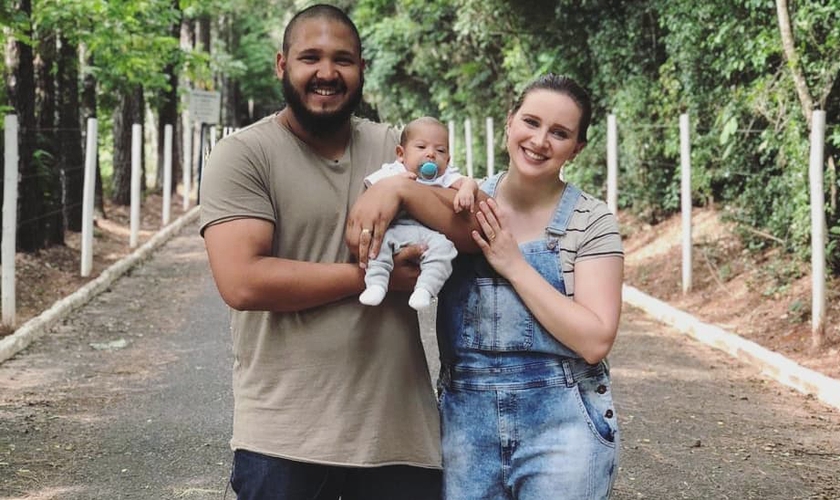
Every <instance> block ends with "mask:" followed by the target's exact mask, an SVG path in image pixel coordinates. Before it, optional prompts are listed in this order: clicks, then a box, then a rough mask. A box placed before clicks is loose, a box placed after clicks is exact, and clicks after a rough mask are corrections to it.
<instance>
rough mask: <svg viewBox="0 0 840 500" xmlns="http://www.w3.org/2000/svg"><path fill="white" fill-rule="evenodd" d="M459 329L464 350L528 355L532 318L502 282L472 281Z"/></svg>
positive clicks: (481, 279)
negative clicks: (462, 324)
mask: <svg viewBox="0 0 840 500" xmlns="http://www.w3.org/2000/svg"><path fill="white" fill-rule="evenodd" d="M473 285H474V286H473V293H471V294H469V296H468V298H467V304H466V308H465V311H464V312H465V314H464V327H463V329H462V336H463V339H462V340H463V341H464V343H465V347H468V348H471V349H481V350H486V351H528V350H530V349H531V346H532V345H533V344H534V326H535V325H534V323H535V320H534V317H533V316H532V315H531V313H530V312H529V311H528V308H527V307H525V304H524V303H522V300H521V299H520V298H519V295H518V294H517V293H516V291H515V290H514V289H513V286H511V284H510V282H508V281H507V280H505V279H504V278H499V277H493V278H475V281H474V283H473Z"/></svg>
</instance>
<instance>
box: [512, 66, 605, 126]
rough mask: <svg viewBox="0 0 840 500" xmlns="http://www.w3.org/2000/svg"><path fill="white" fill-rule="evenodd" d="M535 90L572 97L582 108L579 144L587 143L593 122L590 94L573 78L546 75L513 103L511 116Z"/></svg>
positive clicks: (528, 87) (538, 79)
mask: <svg viewBox="0 0 840 500" xmlns="http://www.w3.org/2000/svg"><path fill="white" fill-rule="evenodd" d="M534 90H551V91H553V92H557V93H559V94H566V95H567V96H569V97H571V98H572V100H573V101H575V103H577V105H578V106H579V107H580V125H579V127H578V137H577V140H578V142H586V131H587V130H588V129H589V123H590V122H591V121H592V99H590V97H589V93H588V92H587V91H586V89H584V88H583V87H581V86H580V84H579V83H578V82H576V81H574V80H573V79H572V78H570V77H568V76H564V75H557V74H554V73H546V74H544V75H542V76H540V77H538V78H537V79H536V80H534V81H532V82H531V83H529V84H528V86H527V87H525V88H524V89H523V90H522V92H521V93H520V94H519V97H518V98H517V99H516V101H515V102H514V103H513V107H512V108H511V110H510V114H515V113H516V112H517V111H519V108H521V107H522V103H523V102H524V101H525V98H526V97H527V96H528V94H530V93H531V92H533V91H534Z"/></svg>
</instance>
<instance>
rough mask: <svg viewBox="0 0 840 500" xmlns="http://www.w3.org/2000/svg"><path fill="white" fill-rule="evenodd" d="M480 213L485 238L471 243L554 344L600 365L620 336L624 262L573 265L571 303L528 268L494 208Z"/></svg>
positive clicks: (486, 205)
mask: <svg viewBox="0 0 840 500" xmlns="http://www.w3.org/2000/svg"><path fill="white" fill-rule="evenodd" d="M479 208H480V211H479V212H478V213H477V215H476V217H477V219H478V222H479V224H480V225H481V227H482V231H483V234H481V233H479V232H478V231H473V239H474V240H475V241H476V244H477V245H478V246H479V247H480V248H481V251H482V252H483V253H484V256H485V257H486V258H487V261H488V262H489V263H490V265H491V266H493V268H494V269H495V270H496V271H497V272H498V273H499V274H501V275H502V276H503V277H504V278H505V279H507V280H508V281H509V282H510V283H511V285H513V288H514V289H515V290H516V293H517V294H518V295H519V298H521V299H522V302H523V303H524V304H525V306H526V307H527V308H528V309H529V310H530V311H531V314H533V315H534V317H535V318H536V319H537V321H539V322H540V324H542V326H543V327H544V328H545V329H546V330H548V332H549V333H551V334H552V335H553V336H554V337H555V338H556V339H557V340H559V341H560V342H562V343H563V344H565V345H566V346H568V347H569V348H570V349H572V350H573V351H575V352H576V353H578V354H580V355H581V356H582V357H583V358H584V359H585V360H586V361H587V362H588V363H591V364H595V363H597V362H599V361H601V360H602V359H604V358H605V357H606V356H607V354H608V353H609V351H610V349H611V348H612V345H613V342H615V337H616V334H617V332H618V322H619V318H620V315H621V287H622V281H623V274H624V259H623V258H622V257H620V256H606V257H601V258H592V259H587V260H584V261H581V262H577V263H576V264H575V296H574V300H573V299H570V298H568V297H566V296H565V295H564V294H562V293H561V292H560V291H559V290H557V289H556V288H554V286H553V285H552V284H551V283H549V282H548V281H546V279H545V278H543V276H542V275H540V274H539V273H538V272H537V270H536V269H534V268H533V267H531V265H530V264H528V262H527V261H526V260H525V258H524V257H523V255H522V253H521V252H520V250H519V245H518V244H517V242H516V239H515V238H514V237H513V235H512V234H511V233H510V232H509V231H507V230H505V228H504V227H503V226H502V224H501V223H500V215H499V212H498V206H497V205H496V204H495V202H494V201H493V200H490V201H488V202H485V203H480V204H479Z"/></svg>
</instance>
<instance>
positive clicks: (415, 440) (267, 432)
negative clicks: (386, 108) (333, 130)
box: [201, 116, 440, 467]
mask: <svg viewBox="0 0 840 500" xmlns="http://www.w3.org/2000/svg"><path fill="white" fill-rule="evenodd" d="M352 130H353V132H352V138H351V141H350V144H349V146H348V149H347V151H346V152H345V154H344V157H343V158H341V159H340V160H337V161H335V160H328V159H325V158H322V157H320V156H318V155H317V154H315V153H314V152H312V150H311V149H310V148H309V147H308V146H307V145H306V144H304V143H303V142H301V141H300V140H299V139H298V138H297V137H296V136H294V135H293V134H292V133H291V132H289V131H288V130H287V129H286V128H285V127H283V126H282V125H280V124H279V123H278V122H277V120H276V116H273V117H269V118H266V119H263V120H261V121H259V122H258V123H255V124H254V125H252V126H250V127H248V128H245V129H243V130H241V131H239V132H237V133H235V134H232V135H230V136H228V137H225V138H224V139H222V140H221V141H220V142H219V143H218V144H217V145H216V146H215V148H214V149H213V152H212V154H211V156H210V158H209V160H208V162H207V167H206V168H205V169H204V172H203V179H202V183H201V231H202V233H203V231H204V229H205V228H206V227H207V226H208V225H211V224H218V223H221V222H224V221H228V220H232V219H239V218H259V219H264V220H267V221H270V222H272V223H274V228H275V230H274V241H273V249H272V251H273V254H274V255H275V256H277V257H281V258H285V259H294V260H301V261H309V262H323V263H334V262H349V261H350V254H349V251H348V249H347V246H346V245H345V244H344V226H345V221H346V218H347V214H348V211H349V209H350V207H351V206H352V205H353V203H354V202H355V201H356V198H357V197H358V196H359V194H360V193H361V192H362V190H363V187H364V178H365V177H366V176H367V175H369V174H371V173H372V172H374V171H375V170H376V169H378V168H379V167H380V166H381V165H382V164H383V163H385V162H388V161H392V160H393V156H394V150H395V146H396V144H397V132H396V130H394V129H393V128H390V127H387V126H385V125H381V124H376V123H373V122H370V121H367V120H361V119H357V118H353V120H352ZM292 293H293V291H292ZM231 331H232V336H233V354H234V365H233V390H234V400H235V409H234V424H233V438H232V439H231V446H232V448H234V449H246V450H251V451H255V452H258V453H263V454H266V455H272V456H277V457H283V458H289V459H293V460H300V461H305V462H315V463H322V464H336V465H349V466H378V465H388V464H408V465H416V466H421V467H440V446H439V440H440V432H439V423H438V414H437V405H436V402H435V398H434V393H433V391H432V388H431V382H430V377H429V373H428V367H427V365H426V358H425V355H424V351H423V346H422V344H421V341H420V333H419V327H418V322H417V316H416V314H415V312H414V311H413V310H412V309H411V308H410V307H409V306H408V303H407V295H406V294H402V293H393V292H390V293H389V294H388V296H387V297H386V299H385V301H384V302H383V303H382V304H381V305H380V306H377V307H368V306H364V305H361V304H360V303H359V300H358V298H357V297H355V296H353V297H347V298H346V299H344V300H341V301H338V302H334V303H331V304H327V305H324V306H321V307H316V308H312V309H308V310H305V311H300V312H296V313H276V312H259V311H256V312H255V311H235V310H233V311H232V312H231Z"/></svg>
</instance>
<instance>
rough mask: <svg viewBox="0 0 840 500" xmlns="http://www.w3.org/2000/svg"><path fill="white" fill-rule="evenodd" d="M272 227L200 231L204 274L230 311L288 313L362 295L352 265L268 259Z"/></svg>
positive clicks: (247, 223)
mask: <svg viewBox="0 0 840 500" xmlns="http://www.w3.org/2000/svg"><path fill="white" fill-rule="evenodd" d="M273 232H274V225H273V224H272V223H271V222H269V221H266V220H262V219H235V220H230V221H225V222H221V223H218V224H214V225H211V226H209V227H207V229H205V230H204V244H205V246H206V248H207V255H208V257H209V259H210V269H211V270H212V272H213V278H214V279H215V280H216V287H217V288H218V289H219V293H220V294H221V296H222V299H224V301H225V302H226V303H227V304H228V305H229V306H230V307H232V308H233V309H238V310H261V311H277V312H292V311H300V310H303V309H308V308H311V307H316V306H320V305H324V304H327V303H330V302H334V301H336V300H339V299H343V298H345V297H348V296H350V295H353V294H358V293H361V292H362V290H364V272H363V271H362V270H361V269H359V267H358V266H356V265H355V264H340V263H339V264H321V263H313V262H302V261H295V260H289V259H281V258H277V257H273V256H272V255H271V242H272V236H273Z"/></svg>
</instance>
